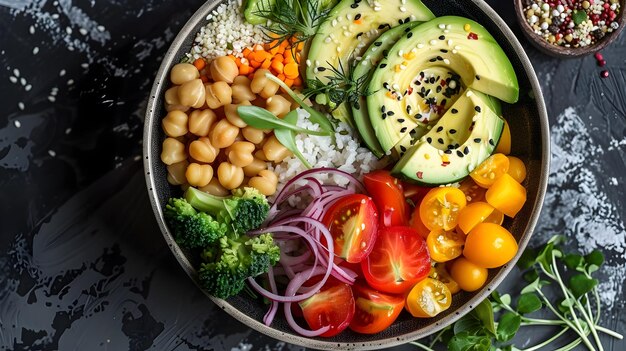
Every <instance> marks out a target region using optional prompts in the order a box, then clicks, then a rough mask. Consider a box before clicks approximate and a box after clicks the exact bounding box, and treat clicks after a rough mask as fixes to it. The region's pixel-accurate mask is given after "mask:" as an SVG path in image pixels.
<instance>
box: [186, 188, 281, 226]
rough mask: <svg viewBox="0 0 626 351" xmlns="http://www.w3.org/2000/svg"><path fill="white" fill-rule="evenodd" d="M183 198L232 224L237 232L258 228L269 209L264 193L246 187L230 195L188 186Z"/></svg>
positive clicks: (221, 220)
mask: <svg viewBox="0 0 626 351" xmlns="http://www.w3.org/2000/svg"><path fill="white" fill-rule="evenodd" d="M185 199H187V202H189V203H190V204H191V206H193V207H194V208H196V209H197V210H199V211H203V212H206V213H208V214H211V215H213V216H214V217H215V218H216V219H217V220H218V221H220V222H224V223H227V224H229V225H230V226H232V228H233V231H234V232H235V233H237V234H242V233H246V232H248V231H250V230H253V229H256V228H258V227H259V226H260V225H261V224H262V223H263V221H265V219H266V218H267V214H268V212H269V209H270V206H269V204H268V202H267V198H266V197H265V195H263V194H261V193H260V192H259V191H258V190H257V189H255V188H248V187H246V188H243V189H238V190H236V191H235V193H234V194H233V196H231V197H218V196H213V195H210V194H207V193H205V192H202V191H200V190H198V189H195V188H193V187H190V188H189V189H188V190H187V191H186V192H185Z"/></svg>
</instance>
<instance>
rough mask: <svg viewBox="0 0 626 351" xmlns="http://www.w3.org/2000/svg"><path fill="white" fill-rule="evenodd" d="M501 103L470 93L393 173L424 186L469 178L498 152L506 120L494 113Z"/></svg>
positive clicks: (437, 124) (466, 93) (398, 163)
mask: <svg viewBox="0 0 626 351" xmlns="http://www.w3.org/2000/svg"><path fill="white" fill-rule="evenodd" d="M494 109H496V110H498V109H499V102H498V101H497V100H494V99H492V98H491V97H489V96H487V95H485V94H482V93H480V92H478V91H476V90H473V89H468V90H466V92H465V93H464V94H463V95H461V96H460V97H459V98H458V99H457V101H456V102H455V103H454V105H452V107H451V108H450V109H449V110H448V111H447V112H446V113H445V114H444V115H443V117H441V118H440V119H439V121H438V122H437V123H436V124H435V125H433V126H432V128H431V129H430V131H429V132H428V133H426V134H425V135H424V136H422V137H421V138H420V139H419V140H418V141H417V142H416V143H415V145H414V146H412V147H411V148H410V149H408V150H407V151H406V153H405V154H404V156H402V158H400V160H399V161H398V162H397V163H396V165H395V167H394V168H393V169H392V170H391V173H392V174H394V175H397V176H401V177H403V178H409V179H412V180H415V181H417V182H419V183H422V184H427V185H439V184H450V183H454V182H457V181H459V180H461V179H462V178H464V177H466V176H467V175H468V174H469V173H470V172H471V171H472V170H473V169H474V168H476V167H477V166H478V165H479V164H481V163H482V162H483V161H484V160H485V159H486V158H487V157H489V155H491V153H492V152H493V150H494V149H495V148H496V145H497V144H498V141H499V140H500V135H501V134H502V130H503V127H504V120H503V119H502V118H500V116H498V114H497V113H496V112H494V111H493V110H494Z"/></svg>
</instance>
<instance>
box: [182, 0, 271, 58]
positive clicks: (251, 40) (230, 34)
mask: <svg viewBox="0 0 626 351" xmlns="http://www.w3.org/2000/svg"><path fill="white" fill-rule="evenodd" d="M241 8H242V6H241V0H237V1H234V0H229V1H228V2H226V3H222V4H220V5H219V6H218V7H217V8H216V9H215V10H213V11H212V12H211V13H210V14H209V15H208V16H207V17H206V20H207V21H208V23H207V24H206V25H205V26H204V27H202V28H200V31H199V32H198V34H196V38H195V40H194V45H193V46H192V48H191V51H190V52H189V53H188V54H186V56H187V58H188V59H189V60H191V61H193V60H195V59H198V58H201V57H202V58H205V59H208V60H212V59H214V58H216V57H219V56H226V55H231V54H232V55H235V56H238V57H241V56H242V54H241V53H242V51H243V49H245V48H250V47H252V46H254V45H255V44H261V43H263V41H264V40H263V39H264V35H263V31H262V29H261V28H260V26H254V25H252V24H249V23H247V22H246V20H245V18H244V16H243V13H242V10H241Z"/></svg>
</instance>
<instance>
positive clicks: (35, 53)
mask: <svg viewBox="0 0 626 351" xmlns="http://www.w3.org/2000/svg"><path fill="white" fill-rule="evenodd" d="M38 53H39V47H38V46H35V47H34V48H33V55H37V54H38Z"/></svg>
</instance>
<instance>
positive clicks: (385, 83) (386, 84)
mask: <svg viewBox="0 0 626 351" xmlns="http://www.w3.org/2000/svg"><path fill="white" fill-rule="evenodd" d="M383 88H385V89H387V90H389V83H387V82H384V83H383Z"/></svg>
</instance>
